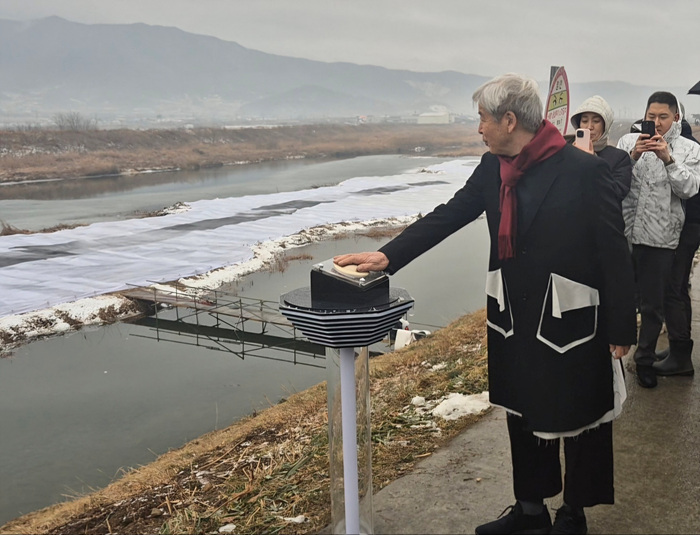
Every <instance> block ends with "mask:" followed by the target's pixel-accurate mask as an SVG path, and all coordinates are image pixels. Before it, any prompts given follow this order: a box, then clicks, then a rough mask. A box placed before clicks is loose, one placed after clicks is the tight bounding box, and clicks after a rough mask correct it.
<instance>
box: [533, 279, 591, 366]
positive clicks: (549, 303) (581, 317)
mask: <svg viewBox="0 0 700 535" xmlns="http://www.w3.org/2000/svg"><path fill="white" fill-rule="evenodd" d="M599 305H600V295H599V293H598V290H597V289H595V288H591V287H590V286H587V285H585V284H581V283H580V282H575V281H572V280H570V279H567V278H565V277H562V276H561V275H557V274H555V273H552V274H551V275H550V277H549V285H548V286H547V293H546V294H545V297H544V303H543V304H542V315H541V316H540V324H539V327H538V328H537V339H538V340H540V341H541V342H543V343H544V344H547V345H548V346H549V347H551V348H552V349H554V350H555V351H557V352H559V353H566V352H567V351H568V350H569V349H572V348H574V347H576V346H578V345H581V344H584V343H586V342H588V341H589V340H592V339H593V338H594V337H595V335H596V331H597V329H598V306H599Z"/></svg>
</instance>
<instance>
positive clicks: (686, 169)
mask: <svg viewBox="0 0 700 535" xmlns="http://www.w3.org/2000/svg"><path fill="white" fill-rule="evenodd" d="M680 134H681V125H680V123H673V125H672V126H671V128H670V129H669V130H668V132H666V134H664V139H665V140H666V142H667V143H668V146H669V151H670V153H671V156H672V157H673V160H674V163H672V164H670V165H664V163H663V162H662V161H661V160H660V159H659V158H658V157H657V156H656V154H654V153H653V152H645V153H644V154H642V156H641V157H640V158H639V160H637V161H636V162H635V161H634V160H632V162H633V168H632V186H631V188H630V192H629V194H628V195H627V197H625V198H624V200H623V201H622V215H623V216H624V218H625V235H626V236H627V239H628V240H629V242H630V243H632V244H637V245H648V246H650V247H660V248H663V249H675V248H676V247H677V246H678V238H679V237H680V235H681V229H682V228H683V222H684V221H685V210H684V206H683V202H682V199H688V198H689V197H692V196H693V195H695V194H696V193H697V192H698V189H700V145H699V144H697V143H694V142H692V141H690V140H688V139H686V138H684V137H681V135H680ZM639 135H640V134H626V135H624V136H622V137H621V138H620V140H619V141H618V143H617V147H618V148H619V149H622V150H624V151H626V152H628V153H629V152H630V151H631V150H632V149H633V148H634V144H635V142H636V141H637V138H638V137H639Z"/></svg>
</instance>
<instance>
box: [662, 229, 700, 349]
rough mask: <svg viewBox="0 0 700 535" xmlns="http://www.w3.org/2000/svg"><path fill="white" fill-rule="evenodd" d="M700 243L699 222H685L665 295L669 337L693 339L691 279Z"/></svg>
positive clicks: (673, 338) (684, 339)
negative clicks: (689, 288) (691, 328)
mask: <svg viewBox="0 0 700 535" xmlns="http://www.w3.org/2000/svg"><path fill="white" fill-rule="evenodd" d="M698 246H700V223H688V222H686V224H685V225H684V226H683V231H682V232H681V238H680V241H679V242H678V248H677V249H676V254H675V256H674V257H673V265H672V266H671V275H670V277H669V281H668V285H667V286H666V293H665V294H664V317H665V318H666V328H667V329H668V339H669V340H682V341H687V340H690V321H691V318H692V313H693V312H692V308H691V305H690V294H689V293H688V282H689V280H690V272H691V270H692V268H693V257H694V256H695V251H697V250H698Z"/></svg>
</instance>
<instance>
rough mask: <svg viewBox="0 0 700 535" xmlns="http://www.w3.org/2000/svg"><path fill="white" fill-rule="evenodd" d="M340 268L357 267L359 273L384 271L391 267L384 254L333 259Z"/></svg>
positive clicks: (360, 254) (335, 257)
mask: <svg viewBox="0 0 700 535" xmlns="http://www.w3.org/2000/svg"><path fill="white" fill-rule="evenodd" d="M333 262H335V263H336V264H338V265H339V266H340V267H344V266H351V265H352V266H357V271H384V270H385V269H386V268H387V267H389V259H388V258H387V257H386V255H385V254H384V253H379V252H376V253H355V254H341V255H338V256H334V257H333Z"/></svg>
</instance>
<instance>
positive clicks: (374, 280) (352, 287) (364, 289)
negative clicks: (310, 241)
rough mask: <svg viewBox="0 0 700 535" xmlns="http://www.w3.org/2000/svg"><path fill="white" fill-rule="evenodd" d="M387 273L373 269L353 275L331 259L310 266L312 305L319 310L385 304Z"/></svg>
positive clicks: (388, 301)
mask: <svg viewBox="0 0 700 535" xmlns="http://www.w3.org/2000/svg"><path fill="white" fill-rule="evenodd" d="M390 301H391V300H390V297H389V277H388V276H387V275H386V274H385V273H383V272H372V273H370V274H369V275H367V276H366V277H362V278H354V277H349V276H347V275H344V274H342V273H338V272H337V271H336V270H334V269H333V262H332V260H327V261H326V262H323V263H321V264H317V265H316V266H314V268H313V269H312V270H311V307H312V308H314V309H320V310H352V309H368V308H376V307H382V306H388V305H389V303H390Z"/></svg>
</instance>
